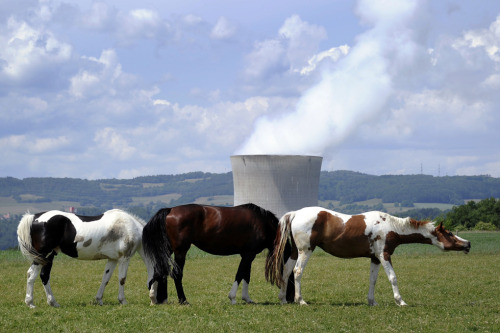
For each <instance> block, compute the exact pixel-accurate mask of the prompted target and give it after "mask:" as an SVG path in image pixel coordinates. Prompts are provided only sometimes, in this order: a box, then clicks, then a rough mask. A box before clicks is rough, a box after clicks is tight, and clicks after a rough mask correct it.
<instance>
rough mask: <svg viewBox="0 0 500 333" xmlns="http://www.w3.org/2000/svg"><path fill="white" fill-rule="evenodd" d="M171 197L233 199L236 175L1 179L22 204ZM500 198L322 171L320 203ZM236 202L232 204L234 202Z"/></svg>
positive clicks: (462, 181)
mask: <svg viewBox="0 0 500 333" xmlns="http://www.w3.org/2000/svg"><path fill="white" fill-rule="evenodd" d="M166 195H171V196H169V197H168V198H169V200H168V202H164V203H165V204H168V205H171V206H173V205H179V204H184V203H190V202H195V201H196V200H197V199H198V198H201V197H213V196H232V195H233V178H232V173H231V172H228V173H223V174H216V173H204V172H191V173H185V174H180V175H160V176H144V177H137V178H133V179H101V180H84V179H75V178H25V179H17V178H12V177H4V178H0V197H11V198H13V199H14V200H15V201H16V202H17V203H43V202H54V201H67V202H77V203H79V204H80V206H88V207H96V208H103V209H109V208H113V207H127V206H130V205H134V203H135V202H137V198H143V199H144V200H142V202H148V200H147V198H151V199H152V200H153V201H155V200H156V198H158V197H161V196H164V197H165V196H166ZM490 197H494V198H500V178H493V177H490V176H451V177H433V176H427V175H386V176H373V175H368V174H363V173H359V172H352V171H322V172H321V175H320V186H319V199H320V200H336V201H340V202H341V203H343V204H349V203H354V202H359V201H365V200H370V199H381V200H382V202H395V203H404V204H411V203H415V202H419V203H443V204H454V205H459V204H462V203H464V200H468V199H485V198H490ZM229 204H231V203H229Z"/></svg>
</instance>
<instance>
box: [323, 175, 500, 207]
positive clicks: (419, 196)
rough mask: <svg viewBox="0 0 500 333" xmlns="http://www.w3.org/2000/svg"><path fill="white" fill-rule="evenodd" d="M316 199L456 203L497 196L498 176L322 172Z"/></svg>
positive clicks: (498, 195)
mask: <svg viewBox="0 0 500 333" xmlns="http://www.w3.org/2000/svg"><path fill="white" fill-rule="evenodd" d="M319 186H320V189H319V197H320V200H339V201H341V202H344V203H351V202H357V201H364V200H369V199H374V198H379V199H382V201H383V202H400V203H401V202H407V203H415V202H433V203H450V204H455V205H460V204H462V203H464V200H467V199H485V198H490V197H494V198H500V178H493V177H490V176H453V177H433V176H428V175H400V176H394V175H387V176H372V175H367V174H362V173H357V172H352V171H334V172H322V173H321V178H320V185H319Z"/></svg>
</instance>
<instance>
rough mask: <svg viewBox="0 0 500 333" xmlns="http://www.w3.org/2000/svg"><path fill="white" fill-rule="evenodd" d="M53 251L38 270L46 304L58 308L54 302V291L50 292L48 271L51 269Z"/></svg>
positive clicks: (57, 304)
mask: <svg viewBox="0 0 500 333" xmlns="http://www.w3.org/2000/svg"><path fill="white" fill-rule="evenodd" d="M55 254H56V253H55V252H52V254H51V255H50V256H49V257H48V258H47V259H48V263H47V264H45V265H44V266H42V268H41V272H40V279H41V280H42V284H43V289H45V295H46V296H47V304H48V305H50V306H53V307H55V308H58V307H59V306H60V305H59V303H57V302H56V299H55V297H54V293H52V288H51V287H50V271H51V270H52V261H53V260H54V256H55Z"/></svg>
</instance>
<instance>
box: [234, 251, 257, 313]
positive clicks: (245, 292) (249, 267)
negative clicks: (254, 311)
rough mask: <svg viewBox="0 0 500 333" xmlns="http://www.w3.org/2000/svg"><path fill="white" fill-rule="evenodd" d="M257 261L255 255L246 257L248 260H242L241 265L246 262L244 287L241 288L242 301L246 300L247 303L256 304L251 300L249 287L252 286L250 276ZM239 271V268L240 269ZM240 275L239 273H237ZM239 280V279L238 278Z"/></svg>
mask: <svg viewBox="0 0 500 333" xmlns="http://www.w3.org/2000/svg"><path fill="white" fill-rule="evenodd" d="M254 259H255V254H251V255H250V256H248V257H246V259H243V258H242V259H241V262H240V264H241V263H242V262H243V260H244V261H245V267H244V269H243V276H242V278H243V285H242V286H241V299H242V300H244V301H245V302H247V303H251V304H253V303H255V302H254V301H252V299H251V298H250V295H249V294H248V286H249V285H250V275H251V272H252V262H253V260H254ZM238 270H239V267H238ZM236 274H238V273H236ZM236 280H238V278H236Z"/></svg>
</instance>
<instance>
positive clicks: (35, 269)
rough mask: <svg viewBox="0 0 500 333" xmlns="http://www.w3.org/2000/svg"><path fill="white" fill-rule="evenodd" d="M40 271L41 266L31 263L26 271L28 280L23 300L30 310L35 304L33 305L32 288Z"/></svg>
mask: <svg viewBox="0 0 500 333" xmlns="http://www.w3.org/2000/svg"><path fill="white" fill-rule="evenodd" d="M41 270H42V266H41V265H40V264H37V263H36V262H33V264H31V266H30V268H29V269H28V279H27V281H26V297H25V298H24V303H26V305H27V306H29V307H30V308H32V309H33V308H34V307H35V304H34V303H33V287H34V285H35V280H36V277H37V276H38V275H40V271H41Z"/></svg>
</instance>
